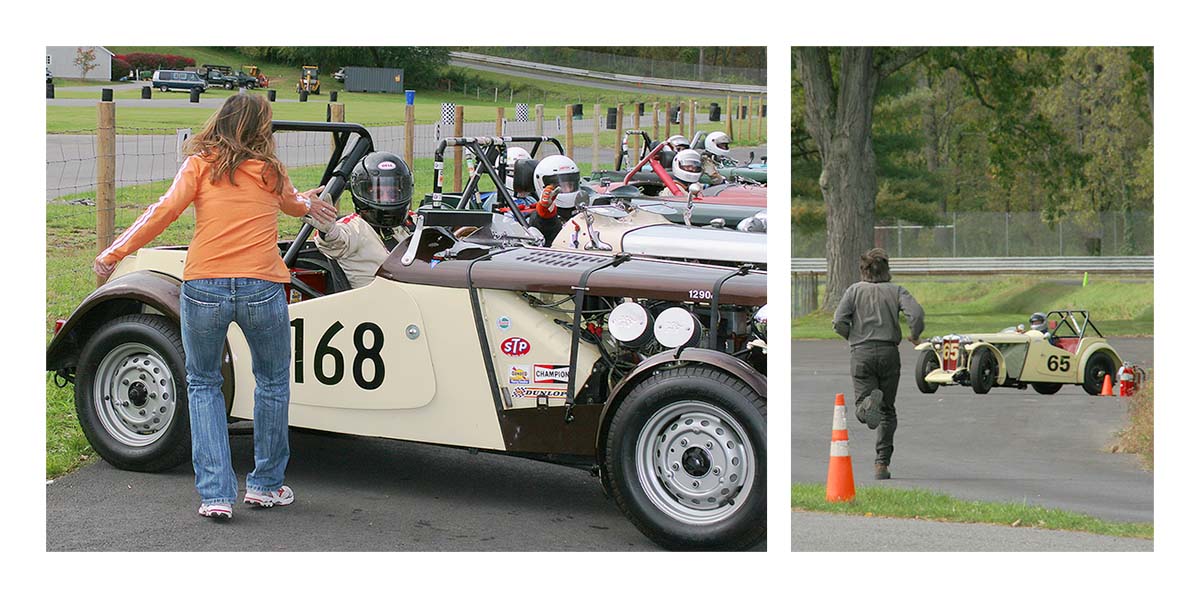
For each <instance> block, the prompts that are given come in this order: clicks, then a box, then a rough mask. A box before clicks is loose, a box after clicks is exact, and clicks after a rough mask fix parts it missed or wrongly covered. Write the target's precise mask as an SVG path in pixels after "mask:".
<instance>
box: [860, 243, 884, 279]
mask: <svg viewBox="0 0 1200 598" xmlns="http://www.w3.org/2000/svg"><path fill="white" fill-rule="evenodd" d="M858 269H859V270H860V271H861V272H862V279H863V280H864V281H866V282H888V281H889V280H891V279H892V272H891V269H890V268H888V254H887V252H886V251H884V250H882V249H880V248H878V247H876V248H875V249H872V250H870V251H868V252H866V253H864V254H863V255H862V258H860V262H859V264H858Z"/></svg>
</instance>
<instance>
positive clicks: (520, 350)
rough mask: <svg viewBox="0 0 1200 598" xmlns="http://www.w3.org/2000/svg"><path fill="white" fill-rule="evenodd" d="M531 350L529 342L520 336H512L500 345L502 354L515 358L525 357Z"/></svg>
mask: <svg viewBox="0 0 1200 598" xmlns="http://www.w3.org/2000/svg"><path fill="white" fill-rule="evenodd" d="M529 349H530V345H529V341H527V340H525V339H523V338H521V337H519V336H510V337H508V338H506V339H504V340H503V341H501V343H500V352H501V353H504V354H505V355H511V356H513V357H516V356H518V355H524V354H526V353H528V352H529Z"/></svg>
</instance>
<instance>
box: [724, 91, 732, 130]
mask: <svg viewBox="0 0 1200 598" xmlns="http://www.w3.org/2000/svg"><path fill="white" fill-rule="evenodd" d="M725 134H726V135H728V136H729V138H730V139H733V96H728V95H727V96H725Z"/></svg>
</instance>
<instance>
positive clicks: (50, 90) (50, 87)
mask: <svg viewBox="0 0 1200 598" xmlns="http://www.w3.org/2000/svg"><path fill="white" fill-rule="evenodd" d="M46 99H47V100H53V99H54V84H53V83H47V84H46Z"/></svg>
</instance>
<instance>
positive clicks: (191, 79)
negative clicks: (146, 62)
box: [151, 71, 208, 92]
mask: <svg viewBox="0 0 1200 598" xmlns="http://www.w3.org/2000/svg"><path fill="white" fill-rule="evenodd" d="M151 81H152V82H153V85H154V87H155V88H157V89H158V90H159V91H171V90H172V89H184V90H188V91H191V90H192V89H199V90H200V91H201V92H203V91H204V90H205V89H207V88H208V85H207V84H206V83H205V82H204V79H201V78H200V75H197V74H196V73H193V72H192V71H154V76H153V77H152V78H151Z"/></svg>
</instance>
